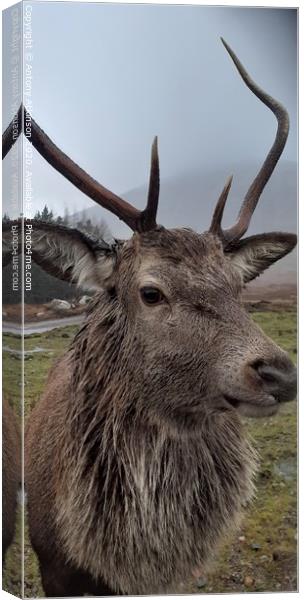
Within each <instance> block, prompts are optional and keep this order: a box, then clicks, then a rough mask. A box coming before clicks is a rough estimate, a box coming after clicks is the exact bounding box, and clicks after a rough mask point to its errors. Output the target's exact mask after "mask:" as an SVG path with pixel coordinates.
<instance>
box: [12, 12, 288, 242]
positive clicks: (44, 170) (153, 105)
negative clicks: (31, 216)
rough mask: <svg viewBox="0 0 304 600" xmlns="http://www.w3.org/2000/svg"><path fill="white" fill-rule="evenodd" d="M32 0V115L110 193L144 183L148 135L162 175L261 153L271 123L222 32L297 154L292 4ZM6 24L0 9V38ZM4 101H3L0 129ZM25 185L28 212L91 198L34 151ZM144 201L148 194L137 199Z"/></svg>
mask: <svg viewBox="0 0 304 600" xmlns="http://www.w3.org/2000/svg"><path fill="white" fill-rule="evenodd" d="M31 4H32V6H33V12H32V27H33V41H34V46H33V54H34V61H33V89H32V99H33V111H32V112H33V117H34V118H35V119H36V121H37V122H38V123H39V124H40V126H41V127H42V128H43V129H44V130H45V131H46V132H47V133H48V135H49V136H50V137H51V138H52V139H53V141H55V142H56V144H57V145H58V146H59V147H60V148H61V149H62V150H63V151H64V152H65V153H66V154H68V155H69V156H71V157H72V158H73V160H74V161H76V162H77V163H78V164H79V165H81V166H82V167H83V168H84V169H85V170H87V171H88V172H89V173H90V174H91V175H92V176H93V177H95V178H96V179H98V180H99V181H100V182H101V183H102V184H104V185H105V186H106V187H108V188H110V189H112V190H113V191H115V192H116V193H118V194H121V195H123V194H124V193H126V192H128V191H129V190H130V189H132V188H135V187H138V186H141V185H143V184H147V182H148V172H149V161H150V146H151V142H152V140H153V137H154V136H155V135H156V134H157V135H158V136H159V152H160V161H161V162H160V164H161V180H162V179H166V178H168V177H174V176H176V175H178V174H181V173H183V172H185V173H187V172H188V171H190V170H191V169H198V168H202V170H208V169H209V168H211V167H212V169H214V168H215V166H216V165H217V164H221V165H224V166H225V167H226V166H227V175H229V174H230V173H234V174H236V176H237V172H238V169H240V166H241V164H242V162H246V163H247V162H248V163H250V162H252V161H253V162H256V161H259V162H260V161H262V160H263V159H264V157H265V155H266V153H267V151H268V149H269V147H270V145H271V143H272V141H273V138H274V135H275V130H276V121H275V119H274V117H273V115H272V114H271V113H270V111H269V110H268V109H267V108H266V107H265V106H263V105H262V104H261V103H260V102H259V101H258V100H257V99H256V98H255V97H254V96H253V95H252V94H251V92H250V91H249V90H248V89H247V88H246V87H245V85H244V84H243V82H242V80H241V79H240V77H239V75H238V73H237V71H236V69H235V67H234V65H233V63H232V61H231V59H230V57H229V56H228V54H227V52H226V50H225V49H224V47H223V45H222V44H221V42H220V39H219V38H220V36H223V37H224V38H225V39H226V40H227V42H228V43H229V44H230V45H231V46H232V48H233V49H234V51H235V52H236V53H237V54H238V56H239V58H240V59H241V61H242V62H243V64H244V65H245V67H246V68H247V70H248V71H249V72H250V74H251V75H252V77H253V78H254V79H255V80H256V81H257V82H258V83H259V85H260V86H261V87H263V88H265V89H266V90H267V91H268V92H269V93H270V94H272V95H273V96H275V97H276V98H277V99H279V100H280V101H281V102H282V103H283V104H284V105H285V106H286V107H287V108H288V111H289V114H290V118H291V129H290V136H289V140H288V143H287V146H286V149H285V151H284V155H283V159H285V160H289V161H296V158H297V122H296V119H297V12H296V10H294V9H271V8H265V9H262V8H230V7H222V8H215V7H203V6H201V7H199V6H173V5H171V6H160V5H150V6H149V5H105V4H103V5H102V4H85V5H84V4H79V3H75V4H72V3H64V2H61V3H57V2H54V3H52V2H46V1H43V2H32V3H31ZM8 21H9V18H8V15H6V16H4V42H5V39H6V38H5V32H6V33H7V35H8V34H9V26H8ZM7 107H8V102H7V98H6V101H5V102H4V126H6V125H7V124H8V120H9V116H8V113H7ZM4 168H5V169H7V168H8V157H7V158H6V159H5V167H4ZM249 183H250V182H248V185H249ZM33 186H34V208H35V210H36V209H38V208H39V209H40V208H41V207H42V206H43V205H44V204H45V203H47V204H48V205H49V206H50V207H51V208H52V209H53V210H54V211H55V213H56V214H63V212H64V207H65V206H67V207H68V208H69V210H70V212H76V211H79V210H81V209H82V208H83V207H89V206H92V204H93V203H92V201H91V200H89V199H87V198H86V197H85V196H83V194H81V193H80V192H79V191H78V190H76V189H75V188H74V187H73V186H72V185H71V184H70V183H68V182H66V181H65V180H64V179H63V177H62V176H61V175H59V174H57V173H56V172H55V171H54V170H53V169H52V168H51V167H50V166H49V165H48V164H47V163H45V162H44V161H43V159H41V158H40V156H38V155H37V154H35V156H34V165H33ZM202 194H203V190H202ZM162 202H165V198H162ZM144 204H145V197H143V198H142V201H141V202H138V199H137V205H138V206H141V207H143V206H144ZM4 208H8V207H7V206H6V201H5V199H4ZM185 210H186V206H185ZM198 211H200V212H201V211H202V205H201V204H200V206H198ZM8 212H10V211H9V210H8ZM106 216H107V213H106V212H105V218H106ZM167 221H170V218H169V216H168V219H167ZM166 224H167V225H169V224H170V223H169V222H167V223H166ZM282 225H284V224H282ZM115 233H116V232H114V234H115Z"/></svg>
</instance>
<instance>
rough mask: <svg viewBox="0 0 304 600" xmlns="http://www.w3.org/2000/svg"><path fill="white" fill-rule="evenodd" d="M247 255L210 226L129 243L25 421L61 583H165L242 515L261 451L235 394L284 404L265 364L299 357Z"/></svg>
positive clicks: (49, 588)
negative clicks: (257, 319) (247, 288)
mask: <svg viewBox="0 0 304 600" xmlns="http://www.w3.org/2000/svg"><path fill="white" fill-rule="evenodd" d="M272 260H273V259H272ZM239 268H240V267H239V261H238V265H237V267H235V266H234V264H233V256H232V255H229V254H227V253H224V251H223V248H222V244H221V243H220V241H219V240H218V239H217V238H216V237H215V236H213V235H212V234H210V233H209V234H204V235H198V234H196V233H194V232H193V231H190V230H165V229H158V230H157V231H153V232H149V233H146V234H141V235H140V234H135V235H134V236H133V237H132V239H131V240H130V241H128V242H125V243H121V244H120V245H119V247H118V248H117V249H116V260H115V266H114V269H113V272H112V275H111V276H110V277H109V278H107V280H106V282H105V289H104V290H102V291H101V292H99V293H98V294H97V295H96V297H95V300H94V302H93V303H92V306H91V310H90V313H89V315H88V317H87V319H86V322H85V323H84V325H83V326H82V328H81V330H80V331H79V333H78V334H77V335H76V337H75V340H74V342H73V344H72V346H71V348H70V349H69V351H68V352H67V353H66V355H65V356H64V357H63V358H62V359H61V360H60V361H58V362H57V364H56V365H55V366H54V367H53V369H52V371H51V373H50V376H49V380H48V383H47V386H46V390H45V393H44V395H43V397H42V399H41V401H40V402H39V403H38V404H37V406H36V408H35V409H34V411H33V412H32V414H31V415H30V417H29V420H28V425H27V432H26V455H25V460H26V464H25V468H26V486H27V493H28V510H29V523H30V533H31V539H32V543H33V546H34V549H35V550H36V552H37V554H38V556H39V559H40V565H41V570H42V577H43V582H44V587H45V591H46V593H47V595H65V594H66V595H67V594H68V593H69V594H70V595H73V594H74V595H79V594H81V593H84V592H87V593H99V594H102V593H104V594H109V593H111V590H113V591H114V592H116V593H118V592H120V593H123V594H148V593H158V592H162V591H165V590H166V588H167V587H168V586H171V587H172V585H174V584H177V582H178V581H180V580H182V579H183V578H185V577H186V576H187V575H189V572H190V571H191V569H194V568H196V567H201V566H202V565H205V564H206V562H207V561H209V559H210V557H211V556H212V554H213V552H214V550H215V549H216V546H217V544H218V542H219V540H220V539H221V538H222V536H223V535H224V534H225V532H226V531H227V530H228V529H229V528H231V527H233V526H235V524H236V523H237V522H238V520H239V518H240V515H241V513H242V507H243V506H244V505H245V504H246V503H247V502H248V501H249V499H250V498H251V496H252V492H253V484H252V480H253V475H254V471H255V465H256V461H255V455H254V452H253V450H252V448H251V446H250V444H249V442H248V441H247V438H246V435H245V432H244V428H243V425H242V422H241V420H240V417H239V415H238V412H237V411H236V410H235V408H234V407H233V406H232V405H231V403H230V402H229V401H227V397H232V398H238V399H243V400H244V404H241V407H243V408H244V406H245V407H247V408H248V407H249V409H248V410H251V411H253V412H254V411H256V412H257V413H259V411H260V412H261V414H272V413H273V412H274V410H276V408H274V407H273V405H271V406H269V394H268V393H266V391H267V390H266V383H265V382H263V381H262V380H261V378H260V377H258V376H257V373H256V371H255V367H254V365H255V362H256V361H257V360H263V361H265V362H266V363H269V364H270V363H271V364H274V365H276V366H277V367H278V368H279V367H280V368H281V369H283V370H284V369H285V370H286V371H288V369H292V366H291V364H290V362H289V360H288V358H287V356H286V354H285V353H284V352H283V351H282V350H280V349H279V348H278V347H277V346H276V345H275V344H274V343H273V342H272V341H271V340H270V339H268V338H267V337H266V336H265V335H264V334H263V333H262V331H261V330H260V329H259V328H258V327H257V326H256V325H255V324H254V323H253V322H252V321H251V320H250V318H249V316H248V315H247V314H246V312H245V310H244V308H243V307H242V305H241V302H240V294H241V289H242V285H243V282H242V278H241V275H240V270H239ZM152 284H153V285H154V286H157V287H158V288H160V289H161V290H162V292H163V294H164V296H165V298H166V301H165V302H163V303H160V304H159V305H157V306H152V307H151V306H146V305H145V304H144V303H143V301H142V299H141V297H140V293H139V289H140V288H141V287H142V286H143V285H152ZM284 399H285V398H284ZM286 399H287V398H286ZM289 399H290V398H289ZM251 414H252V413H251ZM77 581H78V584H77ZM79 582H81V583H79ZM77 585H78V590H77ZM75 590H76V591H75Z"/></svg>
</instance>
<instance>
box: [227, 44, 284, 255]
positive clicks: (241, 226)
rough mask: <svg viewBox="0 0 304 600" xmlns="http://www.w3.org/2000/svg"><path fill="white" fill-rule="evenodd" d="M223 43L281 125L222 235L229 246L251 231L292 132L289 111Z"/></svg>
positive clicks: (243, 75) (240, 72)
mask: <svg viewBox="0 0 304 600" xmlns="http://www.w3.org/2000/svg"><path fill="white" fill-rule="evenodd" d="M221 40H222V42H223V44H224V46H225V48H226V50H227V52H228V53H229V55H230V56H231V58H232V60H233V62H234V64H235V66H236V68H237V70H238V72H239V74H240V75H241V77H242V79H243V81H244V82H245V84H246V85H247V87H248V88H249V89H250V90H251V91H252V92H253V94H255V96H257V98H259V100H261V101H262V102H263V104H265V105H266V106H268V108H270V110H271V111H272V112H273V113H274V115H275V117H276V119H277V122H278V128H277V133H276V137H275V141H274V143H273V145H272V147H271V149H270V151H269V153H268V155H267V157H266V159H265V161H264V163H263V165H262V167H261V168H260V170H259V172H258V174H257V176H256V177H255V179H254V181H253V182H252V184H251V186H250V187H249V189H248V192H247V194H246V196H245V198H244V201H243V203H242V206H241V209H240V212H239V215H238V220H237V222H236V224H235V225H233V226H232V227H230V228H229V229H226V230H224V231H223V232H222V234H223V236H224V239H225V240H226V243H227V244H228V243H229V242H231V241H232V240H235V239H240V238H241V237H242V236H243V235H244V233H246V231H247V229H248V227H249V223H250V220H251V217H252V215H253V212H254V210H255V208H256V205H257V203H258V201H259V198H260V196H261V194H262V191H263V189H264V187H265V185H266V183H267V182H268V181H269V179H270V177H271V175H272V173H273V171H274V169H275V166H276V164H277V162H278V160H279V158H280V156H281V154H282V152H283V150H284V147H285V144H286V140H287V137H288V132H289V116H288V112H287V111H286V109H285V108H284V106H282V104H280V102H278V101H277V100H275V99H274V98H272V97H271V96H270V95H269V94H267V93H266V92H264V90H262V89H261V88H260V87H259V86H258V85H257V84H256V83H255V82H254V81H253V80H252V79H251V77H250V76H249V75H248V73H247V71H246V70H245V68H244V67H243V65H242V64H241V62H240V61H239V59H238V57H237V56H236V54H235V53H234V52H233V50H232V49H231V48H230V46H228V44H227V43H226V42H225V40H223V38H221Z"/></svg>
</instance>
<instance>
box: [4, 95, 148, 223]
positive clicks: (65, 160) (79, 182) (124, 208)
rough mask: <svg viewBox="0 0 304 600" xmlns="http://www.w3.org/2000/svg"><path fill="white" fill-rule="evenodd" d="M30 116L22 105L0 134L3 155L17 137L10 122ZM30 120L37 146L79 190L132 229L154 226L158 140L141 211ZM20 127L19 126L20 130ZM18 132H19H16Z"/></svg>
mask: <svg viewBox="0 0 304 600" xmlns="http://www.w3.org/2000/svg"><path fill="white" fill-rule="evenodd" d="M25 116H27V118H28V117H29V114H28V113H26V111H25V109H24V108H23V106H22V105H21V106H20V108H19V111H18V116H17V117H15V118H14V119H13V121H12V122H11V123H10V125H9V126H8V128H7V129H6V131H5V132H4V134H3V138H2V140H3V141H2V145H3V154H4V156H5V155H6V154H7V152H8V151H9V150H10V148H11V147H12V145H13V143H14V142H15V141H16V140H15V139H13V137H12V128H13V123H14V121H15V119H16V118H18V122H19V121H20V125H21V121H22V118H23V119H25ZM30 120H31V137H30V138H29V139H30V141H31V142H32V144H33V146H34V147H35V148H36V150H37V151H38V152H39V153H40V154H41V156H43V158H44V159H45V160H46V161H47V162H48V163H49V164H50V165H52V167H54V169H56V171H58V172H59V173H61V174H62V175H63V176H64V177H65V178H66V179H68V180H69V181H70V182H71V183H73V185H75V187H77V188H78V189H79V190H80V191H81V192H83V193H84V194H86V195H87V196H89V197H90V198H92V200H94V201H95V202H96V203H97V204H99V205H100V206H103V207H104V208H106V209H107V210H109V211H110V212H112V213H113V214H114V215H116V216H117V217H118V218H119V219H121V220H122V221H124V222H125V223H126V224H127V225H128V226H129V227H130V228H131V229H132V230H133V231H149V230H151V229H155V228H156V211H157V198H158V189H159V181H158V178H159V175H158V174H159V167H158V157H157V142H154V145H153V151H152V165H151V179H150V190H149V197H148V204H147V207H146V209H145V210H143V211H140V210H138V209H137V208H135V207H134V206H132V205H131V204H129V203H128V202H126V200H123V198H120V197H119V196H117V195H116V194H114V193H113V192H111V191H110V190H108V189H107V188H106V187H104V186H103V185H101V184H100V183H98V181H96V180H95V179H93V177H91V176H90V175H88V173H86V171H84V170H83V169H82V168H81V167H79V166H78V165H77V164H76V163H75V162H74V161H72V160H71V159H70V158H69V157H68V156H67V155H66V154H64V152H62V150H60V149H59V148H58V146H56V144H54V142H53V141H52V140H51V139H50V138H49V137H48V135H47V134H46V133H45V132H44V131H43V130H42V129H41V128H40V127H39V125H38V124H37V123H36V121H35V120H34V119H33V118H32V117H30ZM20 131H21V127H19V132H20ZM18 135H19V134H18Z"/></svg>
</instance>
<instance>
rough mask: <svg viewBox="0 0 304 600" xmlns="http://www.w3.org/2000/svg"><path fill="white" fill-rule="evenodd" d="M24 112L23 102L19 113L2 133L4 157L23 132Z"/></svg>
mask: <svg viewBox="0 0 304 600" xmlns="http://www.w3.org/2000/svg"><path fill="white" fill-rule="evenodd" d="M22 112H23V111H22V104H21V105H20V106H19V110H18V112H17V114H16V115H15V116H14V118H13V120H12V121H11V122H10V124H9V126H8V127H7V128H6V130H5V131H4V133H3V134H2V159H3V158H5V157H6V155H7V154H8V152H9V151H10V149H11V147H12V146H13V145H14V144H15V142H16V141H17V139H18V137H19V135H20V133H21V126H22Z"/></svg>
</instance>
